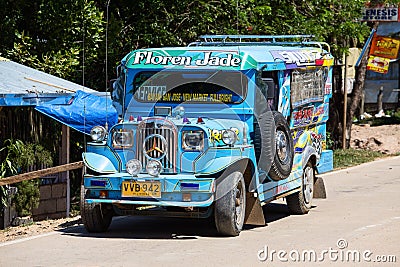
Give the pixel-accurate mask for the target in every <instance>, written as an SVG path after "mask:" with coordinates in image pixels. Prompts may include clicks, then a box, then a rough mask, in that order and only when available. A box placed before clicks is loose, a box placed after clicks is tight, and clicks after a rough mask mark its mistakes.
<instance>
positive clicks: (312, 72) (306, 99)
mask: <svg viewBox="0 0 400 267" xmlns="http://www.w3.org/2000/svg"><path fill="white" fill-rule="evenodd" d="M326 77H327V68H314V69H297V70H295V71H293V72H292V83H291V96H290V97H291V99H292V106H293V107H298V106H302V105H305V104H308V103H311V102H317V101H323V99H324V94H325V82H326Z"/></svg>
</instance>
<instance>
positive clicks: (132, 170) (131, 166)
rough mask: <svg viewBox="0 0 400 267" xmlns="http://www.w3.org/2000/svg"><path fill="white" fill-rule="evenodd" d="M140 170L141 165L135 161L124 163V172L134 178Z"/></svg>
mask: <svg viewBox="0 0 400 267" xmlns="http://www.w3.org/2000/svg"><path fill="white" fill-rule="evenodd" d="M141 170H142V163H141V162H140V161H139V160H137V159H131V160H129V161H128V162H127V163H126V171H127V172H128V173H129V174H130V175H132V176H136V175H138V173H139V172H140V171H141Z"/></svg>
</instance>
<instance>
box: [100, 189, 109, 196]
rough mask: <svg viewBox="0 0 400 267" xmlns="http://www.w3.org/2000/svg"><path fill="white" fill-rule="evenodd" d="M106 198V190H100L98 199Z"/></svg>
mask: <svg viewBox="0 0 400 267" xmlns="http://www.w3.org/2000/svg"><path fill="white" fill-rule="evenodd" d="M107 197H108V191H107V190H101V191H100V194H99V198H107Z"/></svg>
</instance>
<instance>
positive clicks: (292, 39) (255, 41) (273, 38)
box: [188, 34, 330, 52]
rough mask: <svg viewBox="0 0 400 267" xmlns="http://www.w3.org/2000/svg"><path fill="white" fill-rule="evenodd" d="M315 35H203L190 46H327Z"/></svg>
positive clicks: (328, 49)
mask: <svg viewBox="0 0 400 267" xmlns="http://www.w3.org/2000/svg"><path fill="white" fill-rule="evenodd" d="M314 37H315V36H314V35H310V34H309V35H201V36H200V37H199V39H200V41H197V42H193V43H190V44H189V45H188V46H249V45H258V46H259V45H286V46H293V45H301V46H318V47H319V48H321V49H322V46H323V45H324V46H326V47H327V51H328V52H330V46H329V44H327V43H325V42H316V41H311V39H312V38H314Z"/></svg>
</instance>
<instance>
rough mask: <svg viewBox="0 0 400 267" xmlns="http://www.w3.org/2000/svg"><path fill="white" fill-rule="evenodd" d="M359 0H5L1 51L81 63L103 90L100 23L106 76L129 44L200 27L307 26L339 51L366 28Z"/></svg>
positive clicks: (66, 64)
mask: <svg viewBox="0 0 400 267" xmlns="http://www.w3.org/2000/svg"><path fill="white" fill-rule="evenodd" d="M107 3H109V5H108V8H107ZM364 3H365V1H364V0H353V1H344V0H326V1H320V0H309V1H302V0H286V1H278V0H271V1H265V0H264V1H263V0H241V1H239V0H222V1H203V0H190V1H188V0H180V1H172V0H146V1H122V0H111V1H106V0H104V1H90V0H57V1H54V0H53V1H52V0H50V1H44V0H38V1H27V0H13V1H11V0H4V1H1V3H0V31H1V33H2V34H1V35H0V55H1V56H3V57H7V58H9V59H11V60H14V61H17V62H20V63H23V64H26V65H28V66H32V67H35V68H37V69H40V70H43V71H46V72H48V73H51V74H54V75H56V76H59V77H62V78H66V79H68V80H72V81H74V82H78V83H82V77H83V73H82V72H83V66H85V68H84V69H85V84H86V85H88V86H89V87H92V88H95V89H98V90H104V89H105V87H106V83H105V69H106V68H105V58H106V56H105V51H106V40H105V39H106V38H105V37H106V36H105V35H106V27H107V28H108V31H107V33H108V45H107V48H108V62H109V64H108V67H109V68H108V69H109V72H110V73H109V76H110V77H114V73H113V72H114V67H115V66H116V65H118V62H119V61H120V60H121V59H122V58H123V56H124V55H125V54H126V53H127V52H129V51H130V50H132V49H136V48H141V47H158V46H175V45H186V44H188V43H190V42H192V41H195V40H196V38H197V37H198V36H199V35H201V34H237V33H238V34H314V35H315V36H316V39H317V40H319V41H326V42H328V43H330V44H332V48H333V52H334V53H335V54H336V55H341V54H342V52H343V49H345V48H346V47H348V46H349V45H350V41H352V40H357V41H358V43H363V41H364V40H365V37H366V36H367V35H368V33H369V28H368V26H367V25H366V24H365V23H361V22H360V21H359V18H360V14H361V8H362V7H363V6H364ZM107 9H108V10H109V12H108V13H107ZM107 14H108V16H107ZM107 17H108V18H109V23H108V24H107V23H106V21H107Z"/></svg>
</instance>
